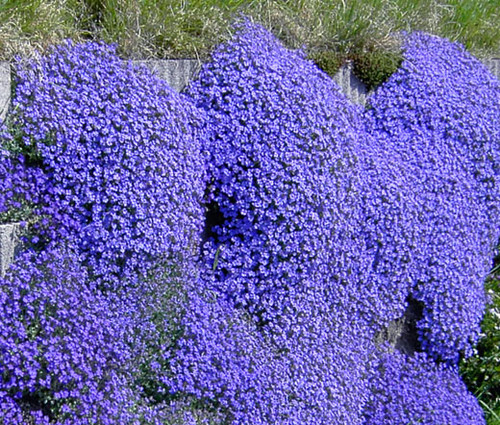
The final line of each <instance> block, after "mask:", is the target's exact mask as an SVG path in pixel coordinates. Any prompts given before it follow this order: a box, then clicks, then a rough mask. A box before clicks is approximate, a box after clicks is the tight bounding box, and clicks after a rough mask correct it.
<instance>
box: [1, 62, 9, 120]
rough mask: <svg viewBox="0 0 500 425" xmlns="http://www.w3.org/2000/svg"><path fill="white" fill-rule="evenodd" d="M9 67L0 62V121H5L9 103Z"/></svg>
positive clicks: (5, 63)
mask: <svg viewBox="0 0 500 425" xmlns="http://www.w3.org/2000/svg"><path fill="white" fill-rule="evenodd" d="M10 85H11V81H10V65H9V64H8V63H7V62H0V121H3V120H4V119H5V116H6V115H7V110H8V109H9V103H10Z"/></svg>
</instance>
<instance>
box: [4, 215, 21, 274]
mask: <svg viewBox="0 0 500 425" xmlns="http://www.w3.org/2000/svg"><path fill="white" fill-rule="evenodd" d="M20 236H21V225H20V224H19V223H11V224H0V277H3V276H4V275H5V273H6V271H7V269H8V268H9V266H10V264H11V263H12V262H13V261H14V257H15V256H16V253H17V251H18V250H19V249H20V248H21V242H20Z"/></svg>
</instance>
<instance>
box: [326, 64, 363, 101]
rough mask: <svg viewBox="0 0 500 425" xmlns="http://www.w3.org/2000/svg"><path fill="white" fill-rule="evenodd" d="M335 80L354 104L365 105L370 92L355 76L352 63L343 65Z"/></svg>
mask: <svg viewBox="0 0 500 425" xmlns="http://www.w3.org/2000/svg"><path fill="white" fill-rule="evenodd" d="M333 80H334V81H335V82H336V83H337V84H338V85H339V86H340V88H341V90H342V93H344V94H345V95H346V96H347V97H348V98H349V99H350V100H351V102H353V103H357V104H359V105H365V103H366V97H367V95H368V91H367V90H366V87H365V85H364V84H363V83H362V82H361V81H360V80H359V78H358V77H356V76H355V75H354V72H353V70H352V63H350V62H347V63H346V64H344V65H342V67H341V68H340V69H339V71H338V72H337V74H335V76H334V77H333Z"/></svg>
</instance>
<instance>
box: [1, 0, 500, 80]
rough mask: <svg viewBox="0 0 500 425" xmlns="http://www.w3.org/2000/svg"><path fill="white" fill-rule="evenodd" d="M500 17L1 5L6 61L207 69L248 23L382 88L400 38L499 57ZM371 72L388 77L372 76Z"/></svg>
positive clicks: (272, 3) (269, 5) (11, 0)
mask: <svg viewBox="0 0 500 425" xmlns="http://www.w3.org/2000/svg"><path fill="white" fill-rule="evenodd" d="M499 10H500V8H498V0H483V1H481V2H478V1H475V0H365V1H363V0H250V1H244V0H169V1H167V0H0V59H4V60H10V59H11V58H12V57H14V56H15V55H17V54H21V55H23V56H29V55H31V54H33V52H34V51H35V50H41V51H43V50H45V49H46V48H47V47H48V46H50V45H51V44H54V43H57V42H60V41H61V40H63V39H65V38H72V39H74V40H79V41H81V40H86V39H97V40H104V41H106V42H110V43H117V45H118V51H119V53H120V54H121V55H122V56H124V57H127V58H132V59H148V58H186V57H189V58H200V59H204V58H206V57H207V56H208V55H209V53H210V51H211V50H212V49H213V48H214V46H215V45H217V44H219V43H220V42H222V41H224V40H226V39H228V38H229V37H230V36H231V32H232V27H231V23H232V22H233V21H234V20H235V19H236V18H237V17H238V16H240V15H241V14H245V15H246V16H249V17H250V18H251V19H253V20H255V21H257V22H260V23H262V24H263V25H264V26H266V27H267V28H269V29H271V30H272V31H273V32H274V33H275V34H276V35H277V36H278V37H279V38H280V39H281V40H282V41H283V42H284V43H285V44H286V45H287V46H288V47H291V48H299V47H305V50H306V52H307V53H308V55H309V56H310V58H312V59H313V60H315V61H316V62H317V63H318V64H319V65H320V66H321V67H322V68H323V69H325V70H326V71H327V72H328V73H330V74H333V73H335V72H336V71H337V70H338V68H339V67H340V65H341V64H342V63H343V62H345V61H347V60H352V61H353V62H354V63H355V64H356V63H358V66H357V67H356V66H355V67H354V68H355V71H356V70H358V71H359V76H360V77H361V78H362V79H365V81H367V82H368V85H376V84H379V83H380V81H382V80H383V79H384V78H386V75H387V73H390V72H391V70H393V69H394V63H397V60H396V61H395V55H397V54H398V53H399V37H398V34H400V33H401V31H411V30H424V31H428V32H432V33H434V34H437V35H441V36H444V37H447V38H449V39H451V40H454V41H455V40H456V41H460V42H461V43H463V44H464V45H465V46H466V47H467V48H468V49H469V50H470V51H471V52H472V53H473V54H475V55H476V56H479V57H486V56H491V55H497V54H498V53H500V26H499V25H498V22H499V21H500V12H499ZM374 52H376V53H374ZM374 56H376V58H375V60H374ZM373 66H375V67H378V68H377V71H378V72H379V73H380V72H381V73H382V75H379V76H373V75H370V69H371V67H373Z"/></svg>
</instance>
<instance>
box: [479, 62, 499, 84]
mask: <svg viewBox="0 0 500 425" xmlns="http://www.w3.org/2000/svg"><path fill="white" fill-rule="evenodd" d="M483 63H484V64H485V65H486V66H487V67H488V69H489V70H490V71H491V73H492V74H493V75H495V76H496V77H497V78H498V79H499V80H500V58H492V59H486V60H484V61H483Z"/></svg>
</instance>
